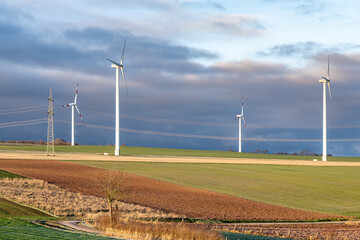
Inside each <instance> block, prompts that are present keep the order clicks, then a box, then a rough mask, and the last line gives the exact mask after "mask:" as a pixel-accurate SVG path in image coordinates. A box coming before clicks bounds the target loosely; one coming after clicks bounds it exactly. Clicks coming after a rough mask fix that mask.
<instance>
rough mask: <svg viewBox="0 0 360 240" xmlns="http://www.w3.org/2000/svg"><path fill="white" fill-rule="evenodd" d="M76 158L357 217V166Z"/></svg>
mask: <svg viewBox="0 0 360 240" xmlns="http://www.w3.org/2000/svg"><path fill="white" fill-rule="evenodd" d="M76 162H77V163H80V164H84V165H88V166H94V167H99V168H107V169H114V170H122V171H126V172H130V173H134V174H139V175H143V176H146V177H151V178H154V179H158V180H162V181H167V182H171V183H175V184H180V185H185V186H189V187H194V188H200V189H205V190H210V191H215V192H220V193H224V194H228V195H232V196H236V197H242V198H246V199H251V200H255V201H260V202H266V203H272V204H275V205H280V206H285V207H291V208H296V209H303V210H308V211H315V212H322V213H331V214H337V215H346V216H357V217H360V175H359V173H360V167H310V166H280V165H251V164H249V165H246V164H188V163H144V162H104V161H101V162H100V161H76Z"/></svg>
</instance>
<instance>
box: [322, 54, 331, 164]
mask: <svg viewBox="0 0 360 240" xmlns="http://www.w3.org/2000/svg"><path fill="white" fill-rule="evenodd" d="M319 82H320V83H322V84H323V156H322V160H323V161H327V134H326V84H327V85H328V88H329V96H330V100H332V98H331V90H330V57H329V55H328V72H327V76H326V77H323V76H321V79H320V80H319Z"/></svg>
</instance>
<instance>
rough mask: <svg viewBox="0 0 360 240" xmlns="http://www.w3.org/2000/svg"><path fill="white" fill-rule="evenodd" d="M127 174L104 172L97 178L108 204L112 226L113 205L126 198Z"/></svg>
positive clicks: (111, 224)
mask: <svg viewBox="0 0 360 240" xmlns="http://www.w3.org/2000/svg"><path fill="white" fill-rule="evenodd" d="M125 179H126V176H125V173H122V172H117V171H109V172H105V173H104V172H102V173H101V174H99V175H98V177H97V183H98V186H99V187H100V188H101V190H102V191H103V193H104V194H105V197H106V199H107V202H108V208H109V219H110V226H111V227H112V226H113V204H114V202H115V201H118V200H122V199H124V197H125V190H126V189H125V185H126V184H125Z"/></svg>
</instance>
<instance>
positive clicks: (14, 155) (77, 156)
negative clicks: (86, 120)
mask: <svg viewBox="0 0 360 240" xmlns="http://www.w3.org/2000/svg"><path fill="white" fill-rule="evenodd" d="M0 159H32V160H67V161H72V160H89V161H134V162H170V163H231V164H270V165H298V166H333V167H354V166H357V167H360V162H332V161H327V162H322V161H316V162H314V161H308V160H284V159H250V158H215V157H207V158H205V157H176V156H175V157H168V156H104V155H102V154H88V153H56V156H46V154H45V153H44V152H33V151H16V152H14V151H12V152H8V151H2V152H0Z"/></svg>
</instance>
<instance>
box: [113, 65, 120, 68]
mask: <svg viewBox="0 0 360 240" xmlns="http://www.w3.org/2000/svg"><path fill="white" fill-rule="evenodd" d="M111 67H112V68H118V67H119V66H118V65H116V64H111Z"/></svg>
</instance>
